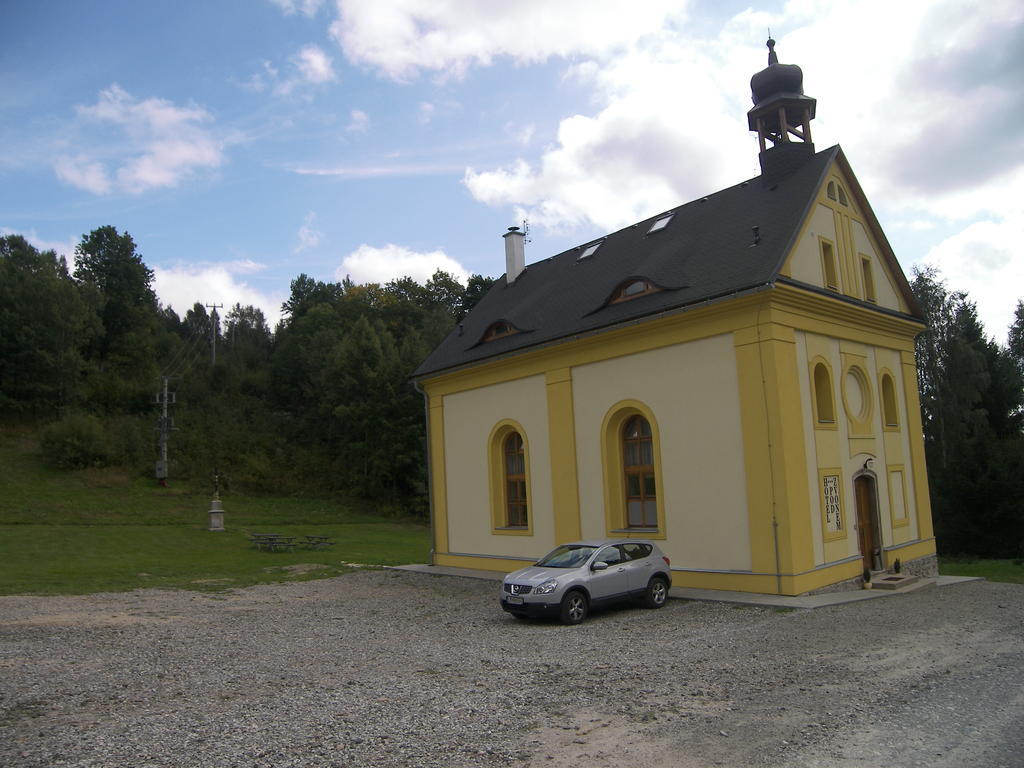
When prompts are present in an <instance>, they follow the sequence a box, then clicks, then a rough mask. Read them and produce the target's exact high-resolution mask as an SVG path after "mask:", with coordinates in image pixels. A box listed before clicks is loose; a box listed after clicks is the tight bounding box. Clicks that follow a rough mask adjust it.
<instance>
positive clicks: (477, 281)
mask: <svg viewBox="0 0 1024 768" xmlns="http://www.w3.org/2000/svg"><path fill="white" fill-rule="evenodd" d="M492 285H494V278H493V277H484V276H483V275H470V276H469V281H468V282H467V283H466V290H465V292H464V293H463V296H462V301H461V302H460V304H459V311H458V312H457V313H456V316H455V319H456V320H462V318H464V317H465V316H466V315H468V314H469V313H470V312H471V311H472V310H473V307H475V306H476V305H477V304H478V303H479V302H480V299H482V298H483V297H484V294H486V293H487V292H488V291H489V290H491V286H492Z"/></svg>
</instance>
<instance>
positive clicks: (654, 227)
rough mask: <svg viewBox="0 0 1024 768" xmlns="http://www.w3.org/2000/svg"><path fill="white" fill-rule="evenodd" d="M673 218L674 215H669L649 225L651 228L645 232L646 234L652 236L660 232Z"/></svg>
mask: <svg viewBox="0 0 1024 768" xmlns="http://www.w3.org/2000/svg"><path fill="white" fill-rule="evenodd" d="M673 216H675V214H674V213H670V214H668V215H667V216H662V217H661V218H660V219H658V220H657V221H655V222H654V223H653V224H651V228H650V229H648V230H647V234H648V235H651V234H654V233H655V232H660V231H661V230H663V229H664V228H665V227H667V226H668V223H669V222H670V221H672V217H673Z"/></svg>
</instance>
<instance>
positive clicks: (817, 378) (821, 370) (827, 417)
mask: <svg viewBox="0 0 1024 768" xmlns="http://www.w3.org/2000/svg"><path fill="white" fill-rule="evenodd" d="M814 410H815V419H816V421H817V422H818V423H819V424H835V422H836V407H835V400H834V398H833V396H832V376H831V375H830V374H829V371H828V366H826V365H825V364H824V363H816V364H815V366H814Z"/></svg>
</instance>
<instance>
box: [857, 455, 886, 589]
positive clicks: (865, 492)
mask: <svg viewBox="0 0 1024 768" xmlns="http://www.w3.org/2000/svg"><path fill="white" fill-rule="evenodd" d="M853 495H854V499H855V500H856V503H857V544H858V545H859V547H860V555H861V560H862V562H863V567H865V568H867V569H868V570H871V571H877V570H880V569H881V568H882V567H883V566H882V547H881V543H880V541H879V536H878V486H877V483H876V481H875V476H874V475H873V474H871V473H868V472H865V473H863V474H860V475H857V476H856V477H855V478H854V479H853Z"/></svg>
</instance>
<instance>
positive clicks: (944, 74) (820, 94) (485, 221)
mask: <svg viewBox="0 0 1024 768" xmlns="http://www.w3.org/2000/svg"><path fill="white" fill-rule="evenodd" d="M983 8H984V12H983V13H978V12H977V10H978V9H977V4H976V2H975V0H949V1H948V2H946V1H943V0H932V1H931V2H927V1H923V0H922V1H918V0H900V1H899V2H892V0H884V1H876V0H856V2H845V1H844V0H791V1H790V2H760V3H757V4H756V5H747V4H746V3H742V2H734V1H733V0H690V1H689V2H687V0H641V1H640V2H637V1H636V0H505V1H503V2H499V1H498V0H336V1H334V2H332V1H331V0H204V1H203V2H199V1H198V0H196V1H194V2H176V3H170V2H138V0H91V1H90V2H80V0H4V1H3V2H2V3H0V26H2V28H3V29H4V30H5V35H4V38H5V39H4V45H3V46H2V47H0V181H2V183H0V233H5V234H6V233H11V232H15V233H20V234H24V235H25V236H26V237H28V238H29V239H30V240H32V241H33V242H34V243H36V244H37V245H38V246H42V247H51V248H56V249H57V250H58V251H59V252H62V253H66V254H68V255H69V256H70V255H71V253H72V251H73V248H74V245H75V244H76V243H77V242H78V241H79V240H80V238H81V236H82V235H83V234H84V233H87V232H89V231H90V230H92V229H95V228H96V227H99V226H103V225H107V224H110V225H113V226H115V227H117V228H118V229H119V230H122V231H128V232H129V233H131V235H132V236H133V237H134V238H135V241H136V243H137V244H138V248H139V251H140V253H142V255H143V258H144V260H145V261H146V263H147V264H148V265H149V266H150V267H151V268H153V269H154V270H155V272H156V289H157V293H158V294H159V296H160V299H161V301H162V302H163V303H164V304H170V305H171V306H173V307H174V308H175V309H176V310H178V311H179V312H184V311H185V310H186V309H187V308H188V307H190V306H191V305H192V303H193V302H196V301H200V302H205V303H218V304H225V305H228V306H230V305H231V304H233V303H234V302H242V303H243V304H255V305H257V306H259V307H261V308H262V309H263V310H264V312H265V313H266V314H267V315H268V317H269V318H270V319H271V321H272V322H273V321H274V320H276V319H277V318H278V316H279V309H280V304H281V302H282V301H283V300H284V299H285V298H287V295H288V291H289V283H290V281H291V280H292V279H293V278H295V277H296V276H297V275H299V274H300V273H306V274H308V275H311V276H313V277H315V278H318V279H321V280H340V279H342V278H343V277H345V276H346V275H350V276H351V277H352V279H353V280H355V281H357V282H368V281H378V282H383V281H387V280H389V279H391V278H393V277H397V276H401V275H411V276H413V277H415V278H417V279H420V280H421V281H422V280H425V279H426V278H427V277H428V276H429V275H430V274H431V273H432V272H433V271H434V270H435V269H436V268H438V267H440V268H442V269H445V270H447V271H449V272H451V273H453V274H455V275H456V276H458V277H460V278H465V276H467V275H468V274H470V273H474V272H477V273H482V274H485V275H491V276H497V275H499V274H501V273H502V272H503V271H504V256H503V242H502V240H501V234H502V233H503V232H505V230H506V227H508V226H510V225H513V224H521V223H522V221H523V220H524V219H526V220H528V221H529V224H530V235H531V242H529V243H528V244H527V262H528V263H529V262H530V261H535V260H539V259H543V258H547V257H548V256H551V255H553V254H555V253H558V252H560V251H562V250H564V249H565V248H568V247H570V246H573V245H576V244H578V243H581V242H583V241H586V240H589V239H592V238H593V237H595V236H597V235H600V234H603V233H606V232H608V231H611V230H614V229H617V228H619V227H621V226H623V225H626V224H629V223H632V222H633V221H636V220H638V219H640V218H643V217H646V216H649V215H652V214H654V213H657V212H659V211H661V210H664V209H666V208H669V207H672V206H674V205H677V204H679V203H681V202H685V201H688V200H691V199H694V198H697V197H701V196H703V195H704V194H707V193H708V192H711V191H714V190H717V189H719V188H721V187H724V186H728V185H731V184H734V183H736V182H738V181H740V180H743V179H745V178H748V177H751V176H754V175H756V174H757V172H758V165H757V140H756V137H755V136H753V135H752V134H750V133H749V132H748V131H747V126H746V117H745V115H746V111H747V109H749V107H750V90H749V82H750V76H751V75H752V74H753V73H754V72H755V71H757V70H759V69H761V68H763V67H764V66H765V65H766V64H767V58H766V49H765V47H764V41H765V38H766V37H767V31H768V29H769V28H770V29H771V31H772V34H773V36H774V37H775V38H776V40H777V41H778V45H777V51H778V52H779V55H780V59H781V61H782V62H783V63H796V64H800V65H801V66H802V68H803V70H804V88H805V91H806V92H807V94H808V95H810V96H814V97H815V98H817V99H818V110H817V113H818V117H817V119H816V120H815V122H814V124H813V126H812V127H813V131H814V140H815V144H816V146H817V147H818V148H819V149H824V148H826V147H829V146H831V145H832V144H836V143H840V144H841V145H842V146H843V149H844V151H845V152H846V155H847V157H848V158H849V160H850V162H851V164H852V165H853V167H854V170H855V171H856V173H857V175H858V178H859V179H860V182H861V184H862V186H863V187H864V189H865V190H866V192H867V194H868V197H869V199H870V200H871V203H872V206H873V208H874V210H875V213H876V214H877V215H878V217H879V219H880V220H881V222H882V226H883V228H884V229H885V231H886V234H887V235H888V238H889V240H890V242H891V243H892V245H893V248H894V249H895V251H896V254H897V256H898V257H899V258H900V261H901V262H902V264H903V266H904V269H905V270H906V271H907V272H908V274H909V272H910V269H911V266H912V265H914V264H917V263H931V264H934V265H936V266H937V267H939V269H940V270H941V271H942V273H943V275H944V276H945V277H946V279H947V283H948V284H949V286H950V287H951V288H955V289H960V290H966V291H967V292H968V293H969V294H970V295H971V297H972V298H973V299H974V300H975V301H976V302H977V303H978V307H979V311H980V315H981V317H982V320H983V321H984V323H985V325H986V329H987V331H988V333H989V334H990V335H992V336H994V337H996V338H997V339H999V340H1000V341H1003V340H1005V334H1006V327H1007V325H1008V324H1009V322H1010V320H1011V318H1012V313H1013V308H1014V306H1015V305H1016V302H1017V299H1018V298H1021V297H1024V129H1022V125H1024V4H1022V3H1020V2H1019V0H988V2H986V3H985V4H984V6H983Z"/></svg>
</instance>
